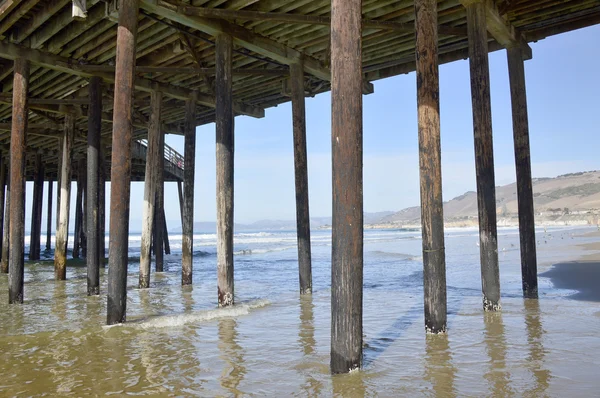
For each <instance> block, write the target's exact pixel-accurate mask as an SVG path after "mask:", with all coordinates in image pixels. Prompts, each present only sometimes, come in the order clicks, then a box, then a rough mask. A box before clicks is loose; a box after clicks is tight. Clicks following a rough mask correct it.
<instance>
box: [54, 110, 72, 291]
mask: <svg viewBox="0 0 600 398" xmlns="http://www.w3.org/2000/svg"><path fill="white" fill-rule="evenodd" d="M74 131H75V116H73V115H72V114H67V115H65V128H64V133H63V138H62V153H61V161H60V169H59V170H60V180H59V181H60V182H59V185H60V193H58V192H57V194H58V202H59V211H58V213H57V220H58V221H57V222H56V244H55V248H54V278H55V279H56V280H65V279H66V278H67V238H68V232H69V212H70V210H69V207H70V204H71V150H72V148H73V134H74Z"/></svg>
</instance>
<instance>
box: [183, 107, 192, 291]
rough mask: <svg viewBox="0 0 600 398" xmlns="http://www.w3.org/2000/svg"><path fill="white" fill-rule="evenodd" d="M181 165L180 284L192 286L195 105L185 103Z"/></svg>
mask: <svg viewBox="0 0 600 398" xmlns="http://www.w3.org/2000/svg"><path fill="white" fill-rule="evenodd" d="M184 135H185V138H184V141H185V143H184V154H183V156H184V159H183V164H184V165H185V169H184V170H183V179H184V183H183V189H184V195H183V205H184V209H183V225H182V227H183V228H182V231H183V234H182V241H181V284H182V285H191V284H192V269H193V267H192V265H193V250H194V244H193V238H194V169H195V159H196V103H195V102H194V100H193V99H188V100H186V101H185V123H184Z"/></svg>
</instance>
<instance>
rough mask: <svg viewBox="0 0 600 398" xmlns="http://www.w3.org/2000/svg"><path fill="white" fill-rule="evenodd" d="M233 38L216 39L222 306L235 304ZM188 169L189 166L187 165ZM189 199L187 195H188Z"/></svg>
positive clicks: (218, 248)
mask: <svg viewBox="0 0 600 398" xmlns="http://www.w3.org/2000/svg"><path fill="white" fill-rule="evenodd" d="M232 48H233V39H232V37H231V36H230V35H227V34H220V35H218V36H217V40H216V65H215V66H216V79H215V86H216V92H217V95H216V128H217V294H218V299H219V306H222V307H225V306H228V305H233V304H234V285H233V189H234V187H233V173H234V166H233V163H234V142H235V139H234V118H233V106H232V105H233V104H232V101H233V94H232V85H231V84H232V80H231V79H232V73H231V72H232V65H231V62H232ZM185 167H186V170H187V167H188V166H187V163H186V165H185ZM184 198H185V199H187V192H186V193H185V195H184Z"/></svg>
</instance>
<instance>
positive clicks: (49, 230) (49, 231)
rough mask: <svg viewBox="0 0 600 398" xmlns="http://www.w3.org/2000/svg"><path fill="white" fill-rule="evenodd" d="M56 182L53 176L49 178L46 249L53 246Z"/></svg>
mask: <svg viewBox="0 0 600 398" xmlns="http://www.w3.org/2000/svg"><path fill="white" fill-rule="evenodd" d="M53 185H54V182H53V181H52V178H50V179H48V208H47V209H46V210H47V217H46V250H50V248H51V246H52V242H51V240H52V187H53Z"/></svg>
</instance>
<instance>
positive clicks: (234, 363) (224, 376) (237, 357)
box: [219, 318, 247, 397]
mask: <svg viewBox="0 0 600 398" xmlns="http://www.w3.org/2000/svg"><path fill="white" fill-rule="evenodd" d="M219 351H221V359H222V360H223V361H225V363H226V365H225V366H224V367H223V370H222V371H221V377H220V378H219V381H220V382H221V387H223V388H224V389H226V390H227V391H229V392H230V393H231V394H233V395H234V396H236V397H237V396H240V395H244V393H243V392H242V391H240V390H239V389H238V386H239V385H240V383H241V382H242V380H243V379H244V375H245V374H246V372H247V370H246V366H245V362H244V350H243V348H242V347H241V346H240V345H239V344H238V332H237V321H236V320H235V319H234V318H227V319H221V320H219Z"/></svg>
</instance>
